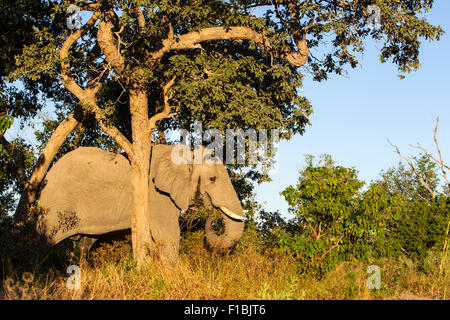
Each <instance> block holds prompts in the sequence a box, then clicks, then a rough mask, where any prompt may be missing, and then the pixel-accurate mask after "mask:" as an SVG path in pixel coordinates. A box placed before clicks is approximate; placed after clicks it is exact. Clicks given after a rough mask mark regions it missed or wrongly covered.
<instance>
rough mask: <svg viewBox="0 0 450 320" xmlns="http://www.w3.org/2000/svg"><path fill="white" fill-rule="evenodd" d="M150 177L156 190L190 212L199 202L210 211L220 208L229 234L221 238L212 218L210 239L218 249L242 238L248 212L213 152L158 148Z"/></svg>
mask: <svg viewBox="0 0 450 320" xmlns="http://www.w3.org/2000/svg"><path fill="white" fill-rule="evenodd" d="M151 163H152V164H151V169H150V174H151V178H152V181H153V182H154V184H155V187H156V189H157V190H158V191H160V192H165V193H167V194H169V195H170V197H171V199H172V200H173V202H174V203H175V204H176V205H177V207H178V208H179V209H181V210H184V211H186V210H187V209H188V207H189V205H191V204H193V203H194V201H195V200H196V199H199V198H200V199H201V200H202V202H203V204H204V205H205V207H206V208H211V207H212V206H214V207H215V208H219V209H220V210H221V212H222V213H223V214H222V216H223V220H224V224H225V231H224V233H223V234H221V235H220V236H219V235H217V233H216V232H215V231H214V230H213V228H212V222H213V219H212V218H208V219H207V221H206V225H205V232H206V239H207V241H208V244H209V245H210V246H212V247H214V248H229V247H231V246H232V245H233V244H235V243H236V242H237V241H238V240H239V239H240V237H241V235H242V232H243V229H244V212H243V210H242V206H241V202H240V201H239V198H238V196H237V195H236V192H235V190H234V188H233V185H232V184H231V181H230V177H229V176H228V172H227V171H226V169H225V167H224V166H223V164H222V162H221V161H220V160H219V159H218V158H216V157H213V156H212V153H211V150H209V149H206V148H203V147H200V148H197V149H196V150H195V151H194V152H191V151H190V149H189V147H187V146H180V145H177V146H168V145H157V146H154V147H153V150H152V162H151Z"/></svg>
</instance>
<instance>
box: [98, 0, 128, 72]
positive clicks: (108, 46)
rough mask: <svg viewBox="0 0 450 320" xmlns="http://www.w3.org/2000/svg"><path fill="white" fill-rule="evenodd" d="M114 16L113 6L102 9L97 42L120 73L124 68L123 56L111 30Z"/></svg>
mask: <svg viewBox="0 0 450 320" xmlns="http://www.w3.org/2000/svg"><path fill="white" fill-rule="evenodd" d="M105 5H106V4H105ZM115 18H116V16H115V13H114V10H113V8H111V7H110V8H107V10H105V11H104V14H103V17H102V19H101V20H100V22H99V23H98V31H97V42H98V45H99V46H100V49H101V50H102V51H103V53H104V54H105V56H106V61H108V63H109V64H110V65H111V66H112V67H113V68H114V70H115V71H116V72H117V73H118V74H119V75H121V74H123V71H124V70H125V58H124V57H123V56H122V55H121V54H120V51H119V50H118V49H117V45H116V41H115V40H114V33H113V31H112V30H113V28H114V23H113V21H114V19H115Z"/></svg>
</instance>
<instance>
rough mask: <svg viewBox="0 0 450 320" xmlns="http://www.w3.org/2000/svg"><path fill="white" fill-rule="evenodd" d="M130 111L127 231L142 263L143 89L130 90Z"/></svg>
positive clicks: (146, 142)
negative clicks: (130, 200) (130, 143)
mask: <svg viewBox="0 0 450 320" xmlns="http://www.w3.org/2000/svg"><path fill="white" fill-rule="evenodd" d="M130 111H131V127H132V138H133V141H132V148H133V155H132V157H130V160H131V161H130V162H131V186H132V194H133V196H132V198H133V207H132V208H133V209H132V218H131V234H132V244H133V256H134V257H135V259H136V260H137V262H138V264H141V265H142V264H145V263H146V260H147V258H148V256H149V252H148V250H150V249H152V244H153V241H152V237H151V233H150V218H151V217H150V210H149V193H148V191H149V173H150V172H149V171H150V152H151V144H150V129H149V120H148V104H147V94H146V92H145V91H144V90H140V89H131V90H130Z"/></svg>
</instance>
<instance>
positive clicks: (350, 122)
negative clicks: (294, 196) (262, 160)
mask: <svg viewBox="0 0 450 320" xmlns="http://www.w3.org/2000/svg"><path fill="white" fill-rule="evenodd" d="M449 14H450V1H444V0H440V1H439V0H438V1H436V2H435V7H434V8H433V9H432V10H431V11H430V12H429V14H428V15H427V20H428V21H430V22H431V23H432V24H434V25H440V26H441V27H442V28H443V29H444V30H445V31H446V32H447V33H446V34H445V35H444V36H443V37H442V38H441V40H440V41H438V42H428V41H424V42H423V43H422V46H421V52H420V60H421V63H422V66H421V68H420V70H418V71H416V72H414V73H411V74H409V75H407V77H406V79H404V80H400V79H399V78H398V77H397V75H398V72H397V69H396V67H395V66H394V65H392V64H390V63H386V64H382V63H381V62H380V61H379V58H378V49H377V48H381V47H382V45H381V43H376V42H375V41H370V42H367V46H366V49H367V50H366V52H365V53H364V56H363V58H362V59H361V66H358V67H357V68H356V69H351V70H349V72H348V76H345V77H340V76H333V78H332V79H329V80H328V81H325V82H322V83H318V82H314V81H312V80H311V79H310V78H306V79H305V81H304V86H303V88H302V90H301V94H302V95H303V96H305V97H307V98H308V99H309V100H310V101H311V103H312V105H313V108H314V114H313V115H312V116H311V118H310V121H311V126H308V127H307V128H306V132H305V134H304V135H303V136H295V137H294V138H293V139H291V140H290V141H288V142H281V143H280V146H279V155H278V157H279V165H278V169H277V171H276V173H275V174H274V175H273V176H272V180H273V181H272V182H267V183H263V184H261V185H259V186H257V187H256V190H255V191H256V195H257V200H258V201H259V202H260V203H261V204H262V205H263V207H264V208H265V209H266V210H270V211H275V210H279V211H280V212H281V213H282V215H283V216H284V217H291V215H290V214H289V213H288V211H287V204H286V202H285V200H284V199H283V198H282V197H281V196H280V195H279V193H280V192H281V191H282V190H284V189H285V188H286V187H287V186H289V185H295V183H296V182H297V179H298V170H299V169H302V168H303V167H304V165H305V161H304V160H305V157H304V155H305V154H312V155H320V154H322V153H328V154H331V155H332V157H333V159H334V160H335V161H336V162H337V164H338V165H342V166H345V167H354V168H356V169H357V170H358V171H359V178H360V179H362V180H364V181H366V182H370V181H371V180H375V179H377V177H378V176H379V173H380V171H381V170H383V169H388V168H389V167H392V166H394V165H396V164H397V163H398V162H399V160H400V158H399V157H398V155H397V154H396V153H394V150H393V148H392V147H391V146H390V145H389V144H388V142H387V139H388V138H389V140H390V141H391V142H392V143H393V144H395V145H397V146H398V147H399V148H400V150H401V151H402V153H403V154H405V155H413V154H417V153H418V151H417V150H416V149H414V148H412V147H411V146H410V144H413V145H416V143H417V142H420V143H421V144H422V146H424V147H425V148H427V149H428V150H429V151H430V152H431V151H432V152H433V153H434V154H436V153H435V147H434V141H433V130H434V127H435V119H434V116H439V117H440V125H439V131H438V140H439V144H440V149H441V151H442V155H443V158H444V160H446V162H447V163H448V162H450V160H449V159H450V140H449V139H448V138H449V137H450V82H449V79H448V77H449V75H450V58H449V54H448V52H450V21H449V20H450V19H449Z"/></svg>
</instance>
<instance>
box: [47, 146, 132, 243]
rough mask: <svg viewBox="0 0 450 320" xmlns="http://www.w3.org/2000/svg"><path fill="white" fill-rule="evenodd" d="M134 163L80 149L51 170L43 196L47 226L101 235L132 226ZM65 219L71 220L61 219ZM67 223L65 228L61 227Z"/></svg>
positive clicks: (95, 149) (62, 233)
mask: <svg viewBox="0 0 450 320" xmlns="http://www.w3.org/2000/svg"><path fill="white" fill-rule="evenodd" d="M129 174H130V165H129V162H128V160H127V159H126V158H125V157H123V156H122V155H120V154H114V153H111V152H107V151H104V150H102V149H99V148H93V147H85V148H78V149H76V150H74V151H71V152H69V153H67V154H65V155H64V156H63V157H62V158H61V159H59V160H58V161H57V162H56V163H55V164H54V166H53V167H52V168H51V169H50V170H49V172H48V173H47V176H46V178H45V180H44V185H43V188H42V191H41V196H40V199H39V205H40V206H41V207H43V208H45V209H47V210H48V213H47V217H46V219H47V228H49V227H50V229H54V230H56V229H58V228H59V229H62V230H59V231H58V232H56V231H51V230H48V231H47V233H48V232H49V231H51V232H53V233H55V232H56V233H58V234H59V237H63V238H64V237H65V235H66V234H68V233H71V234H75V233H84V234H101V233H105V232H109V231H113V230H114V229H116V228H121V226H122V225H129V224H130V221H129V220H130V218H129V210H130V203H131V191H130V183H129ZM61 220H68V221H69V222H68V223H67V221H61ZM61 226H63V227H61Z"/></svg>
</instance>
